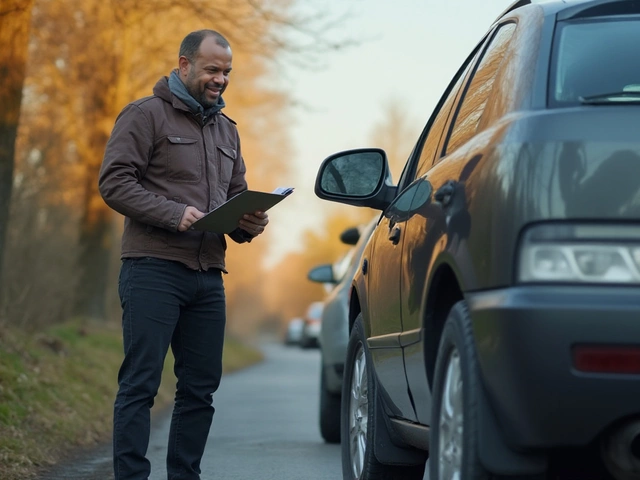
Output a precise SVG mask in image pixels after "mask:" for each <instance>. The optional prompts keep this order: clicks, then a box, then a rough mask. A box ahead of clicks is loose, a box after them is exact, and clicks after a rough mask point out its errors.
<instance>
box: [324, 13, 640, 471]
mask: <svg viewBox="0 0 640 480" xmlns="http://www.w3.org/2000/svg"><path fill="white" fill-rule="evenodd" d="M455 37H456V32H455V29H452V30H451V40H454V39H455ZM442 41H443V42H446V41H447V40H446V39H443V40H442ZM639 46H640V1H636V0H622V1H620V0H571V1H569V0H562V1H560V0H549V1H541V2H529V1H527V0H520V1H517V2H515V3H513V4H512V5H511V6H510V7H509V8H508V9H507V10H506V11H505V12H504V14H502V15H500V17H499V18H497V19H496V21H495V22H494V23H493V24H492V25H490V26H489V28H488V30H487V32H486V34H485V35H484V36H483V37H482V38H480V39H479V41H478V43H477V45H476V46H475V47H474V48H473V50H472V51H471V52H470V53H469V55H468V57H467V58H466V59H465V60H464V62H461V65H460V68H459V69H458V71H457V73H456V74H455V76H454V77H453V78H452V79H451V81H450V83H449V85H448V87H447V88H446V90H445V91H444V92H443V94H442V95H441V99H440V101H439V102H438V104H437V106H436V108H435V110H434V111H433V113H432V114H431V115H430V117H429V119H428V120H427V121H426V122H425V123H424V128H423V132H422V134H421V135H420V136H419V138H418V140H417V142H416V144H415V147H414V149H413V152H412V153H411V155H410V157H409V159H408V161H407V162H406V164H405V167H404V171H403V173H402V175H401V177H400V178H399V181H398V182H397V183H394V182H392V180H391V178H390V175H389V165H388V161H387V158H386V154H385V153H384V151H382V150H380V149H376V148H365V149H358V150H350V151H346V152H339V153H337V154H335V155H331V156H330V157H328V158H327V159H326V160H325V161H324V162H323V163H322V165H321V166H320V170H319V172H318V177H317V182H316V193H317V194H318V196H319V197H321V198H324V199H326V200H331V201H335V202H340V203H345V204H350V205H357V206H360V207H365V208H375V209H378V210H380V211H381V212H382V213H381V218H380V222H379V223H378V224H377V226H376V228H375V230H374V232H373V234H372V236H371V238H370V240H369V242H368V243H367V245H366V247H365V251H364V253H363V257H362V261H361V262H360V268H358V269H357V271H356V274H355V276H354V281H353V284H352V288H351V291H352V293H351V295H350V300H349V327H350V332H351V334H350V335H351V336H350V340H349V344H348V348H347V356H346V361H345V369H344V381H343V386H344V390H343V394H342V442H341V443H342V459H343V464H342V465H343V478H344V480H354V479H357V480H380V479H389V478H392V479H403V480H414V479H415V480H421V479H423V478H424V469H425V462H426V459H427V457H428V459H429V462H428V463H429V470H430V471H429V478H431V479H432V480H458V479H459V480H472V479H473V480H487V479H495V478H500V479H506V478H510V479H523V478H526V479H532V478H536V479H546V480H550V479H553V480H558V479H580V480H585V479H590V480H592V479H598V480H601V479H611V478H612V477H613V478H616V479H618V480H631V479H634V480H635V479H638V478H640V401H639V399H640V60H639V58H640V57H639V53H638V52H639ZM424 47H425V48H424V52H423V53H424V54H423V55H420V56H419V57H417V58H415V59H414V60H415V61H416V62H422V63H423V64H424V65H425V67H427V68H429V66H430V63H429V53H428V50H429V49H430V50H432V51H433V52H436V51H437V50H438V49H439V48H440V45H435V44H434V45H425V46H424ZM431 66H432V67H433V68H437V65H436V64H431ZM425 80H427V79H426V78H425ZM425 117H427V115H425Z"/></svg>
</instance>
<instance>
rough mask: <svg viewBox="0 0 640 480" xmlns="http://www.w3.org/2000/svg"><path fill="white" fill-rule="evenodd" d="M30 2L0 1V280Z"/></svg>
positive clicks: (25, 56) (25, 55)
mask: <svg viewBox="0 0 640 480" xmlns="http://www.w3.org/2000/svg"><path fill="white" fill-rule="evenodd" d="M32 4H33V0H0V45H2V48H0V278H2V259H3V256H4V245H5V239H6V236H7V226H8V224H9V205H10V202H11V190H12V186H13V166H14V156H15V147H16V136H17V133H18V121H19V118H20V105H21V103H22V86H23V84H24V77H25V71H26V63H27V53H28V42H29V24H30V21H31V7H32Z"/></svg>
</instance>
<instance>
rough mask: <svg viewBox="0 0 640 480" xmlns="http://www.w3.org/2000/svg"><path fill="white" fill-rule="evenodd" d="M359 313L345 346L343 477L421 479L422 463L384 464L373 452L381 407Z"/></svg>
mask: <svg viewBox="0 0 640 480" xmlns="http://www.w3.org/2000/svg"><path fill="white" fill-rule="evenodd" d="M370 358H371V357H370V356H369V352H368V351H367V348H366V336H365V332H364V326H363V323H362V314H360V315H358V318H357V319H356V321H355V323H354V325H353V329H352V331H351V336H350V337H349V345H348V347H347V357H346V362H345V371H344V378H343V383H342V405H341V409H340V417H341V418H340V420H341V421H340V427H341V431H342V435H341V439H342V475H343V480H421V479H422V477H423V472H424V467H423V466H417V467H416V466H399V465H385V464H382V463H380V462H379V461H378V459H377V458H376V456H375V453H374V450H373V449H374V447H373V445H374V440H375V432H376V430H377V429H378V428H386V427H385V426H384V425H379V424H378V422H377V421H376V418H379V416H378V415H376V412H377V410H376V409H378V408H382V407H381V405H380V404H379V402H378V397H377V394H376V388H377V385H376V379H375V374H374V372H373V370H372V368H371V363H370Z"/></svg>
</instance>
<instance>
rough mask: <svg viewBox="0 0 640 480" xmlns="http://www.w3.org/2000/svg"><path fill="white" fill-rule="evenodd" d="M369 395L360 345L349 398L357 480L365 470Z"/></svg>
mask: <svg viewBox="0 0 640 480" xmlns="http://www.w3.org/2000/svg"><path fill="white" fill-rule="evenodd" d="M368 393H369V388H368V382H367V361H366V358H365V355H364V349H363V348H362V345H360V346H359V348H358V351H357V352H356V356H355V360H354V362H353V375H352V377H351V391H350V398H349V449H350V452H351V470H352V472H353V475H354V477H355V478H360V476H361V475H362V470H363V468H364V456H365V453H366V448H367V426H368V423H369V400H368Z"/></svg>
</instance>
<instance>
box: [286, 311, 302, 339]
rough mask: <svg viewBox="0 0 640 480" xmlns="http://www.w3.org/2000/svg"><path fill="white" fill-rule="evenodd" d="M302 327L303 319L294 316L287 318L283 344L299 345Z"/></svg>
mask: <svg viewBox="0 0 640 480" xmlns="http://www.w3.org/2000/svg"><path fill="white" fill-rule="evenodd" d="M303 329H304V320H303V319H302V318H299V317H296V318H292V319H291V320H289V323H288V324H287V330H286V332H285V335H284V343H285V345H299V344H300V340H302V330H303Z"/></svg>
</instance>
